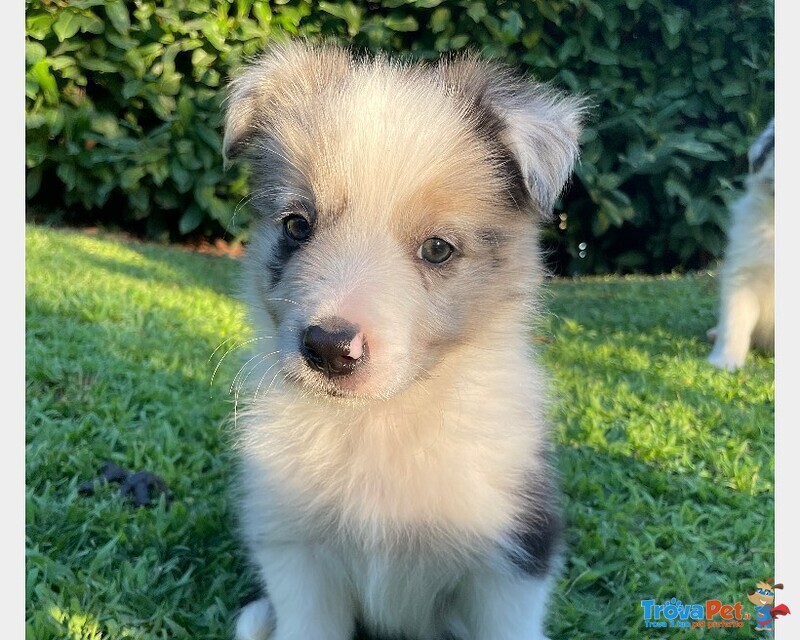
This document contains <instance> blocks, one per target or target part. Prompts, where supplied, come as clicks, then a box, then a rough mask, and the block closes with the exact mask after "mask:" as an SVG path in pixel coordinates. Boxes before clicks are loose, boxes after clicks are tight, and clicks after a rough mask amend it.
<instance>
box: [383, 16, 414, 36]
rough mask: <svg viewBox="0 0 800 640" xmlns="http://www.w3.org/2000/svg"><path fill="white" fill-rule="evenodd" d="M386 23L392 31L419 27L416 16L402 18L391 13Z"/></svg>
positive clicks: (410, 29) (405, 30) (412, 29)
mask: <svg viewBox="0 0 800 640" xmlns="http://www.w3.org/2000/svg"><path fill="white" fill-rule="evenodd" d="M384 24H385V25H386V26H387V27H388V28H389V29H391V30H392V31H400V32H407V31H417V30H418V29H419V24H418V23H417V20H416V18H415V17H414V16H405V17H403V18H401V17H399V16H397V15H390V16H389V17H388V18H386V20H385V21H384Z"/></svg>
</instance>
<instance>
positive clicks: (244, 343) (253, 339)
mask: <svg viewBox="0 0 800 640" xmlns="http://www.w3.org/2000/svg"><path fill="white" fill-rule="evenodd" d="M271 338H274V336H259V337H257V338H251V339H250V340H245V341H244V342H240V343H239V344H237V345H234V346H233V347H231V348H230V349H228V350H227V351H226V352H225V353H224V354H223V356H222V357H221V358H220V359H219V362H218V363H217V366H216V367H214V372H213V373H212V374H211V382H210V384H209V386H213V385H214V378H215V377H216V375H217V371H218V370H219V368H220V365H221V364H222V361H223V360H225V357H226V356H227V355H228V354H229V353H230V352H231V351H235V350H236V349H240V348H242V347H244V346H246V345H248V344H252V343H253V342H258V341H259V340H269V339H271Z"/></svg>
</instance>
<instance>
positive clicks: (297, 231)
mask: <svg viewBox="0 0 800 640" xmlns="http://www.w3.org/2000/svg"><path fill="white" fill-rule="evenodd" d="M581 111H582V108H581V102H580V101H579V100H577V99H574V98H567V97H565V96H562V95H560V94H558V93H556V92H554V91H553V90H552V89H549V88H547V87H545V86H543V85H541V84H537V83H534V82H530V81H525V80H522V79H518V78H516V77H514V76H513V75H512V74H510V73H509V72H508V71H507V70H506V69H504V68H502V67H499V66H496V65H492V64H489V63H486V62H481V61H479V60H478V59H476V58H472V57H465V58H460V59H453V60H449V61H443V62H441V63H439V64H438V65H436V66H423V65H401V64H397V63H394V62H391V61H389V60H387V59H385V58H382V57H376V58H369V59H355V58H353V57H352V56H351V54H350V53H349V52H348V51H347V50H344V49H341V48H336V47H330V46H313V45H308V44H300V43H295V44H291V45H286V46H283V47H280V48H276V49H273V50H271V51H270V52H269V53H268V54H267V55H265V56H264V57H263V58H261V59H260V60H259V61H257V62H256V63H255V64H253V65H251V66H249V67H248V68H246V69H245V70H244V72H243V73H242V74H241V75H240V76H239V77H238V78H237V79H235V80H234V81H233V83H232V85H231V87H230V93H229V97H228V107H227V114H226V122H225V139H224V154H225V157H226V159H231V158H235V157H237V156H245V157H247V158H248V159H249V160H250V163H251V166H252V169H253V171H252V175H253V184H252V201H251V202H252V204H253V205H254V207H255V209H256V210H257V212H258V224H257V228H256V229H255V230H254V232H253V239H252V242H251V246H250V250H249V252H248V260H249V281H248V285H247V286H248V288H249V290H248V292H247V293H248V295H249V298H250V300H251V305H252V307H253V311H254V312H255V313H256V314H257V315H260V316H262V317H263V318H264V320H265V321H267V322H269V323H271V324H272V325H273V327H272V330H273V331H274V332H275V334H274V335H276V336H277V341H278V345H277V349H278V350H279V351H280V364H281V369H280V371H281V373H282V374H283V376H284V377H286V378H288V379H289V380H292V381H294V382H295V383H297V384H300V385H302V386H303V387H304V388H307V389H309V390H312V391H314V392H318V393H322V394H327V395H330V396H346V397H360V398H381V397H389V396H391V395H393V394H395V393H397V392H398V391H400V390H402V389H403V388H405V387H406V386H408V385H409V384H410V383H411V382H412V381H414V380H416V379H418V378H420V377H425V376H427V375H429V374H431V373H432V372H433V370H434V369H435V368H436V366H437V363H439V362H440V361H441V359H442V357H443V356H444V355H445V354H446V353H447V352H449V351H451V350H452V349H454V348H455V347H456V346H457V345H459V344H463V343H465V342H475V341H476V340H478V339H479V338H480V335H481V333H482V332H483V331H484V330H485V327H488V326H489V325H490V324H492V323H494V324H493V326H497V325H498V324H499V325H500V326H504V327H505V330H506V331H507V332H508V333H507V334H506V335H498V336H497V341H498V344H497V346H504V345H505V344H518V343H520V342H521V341H524V340H525V339H526V338H525V337H524V336H519V335H517V334H518V333H519V332H520V331H523V329H524V322H525V320H524V318H525V314H523V313H522V312H521V310H522V309H524V308H525V304H526V302H529V301H530V299H531V294H532V289H533V287H534V286H535V283H536V282H537V281H538V279H539V276H540V267H539V262H540V259H539V255H538V248H537V242H536V240H537V235H536V225H535V219H536V218H537V217H538V216H547V215H549V214H550V212H551V211H552V207H553V202H554V200H555V198H556V197H557V196H558V194H559V192H560V191H561V189H562V188H563V186H564V184H565V182H566V180H567V178H568V176H569V174H570V172H571V169H572V165H573V163H574V161H575V159H576V157H577V153H578V149H577V139H578V135H579V128H580V119H581ZM496 320H499V323H498V322H496ZM520 338H521V340H520ZM500 342H503V345H501V344H500ZM499 352H502V349H500V350H499ZM469 364H470V363H465V366H469Z"/></svg>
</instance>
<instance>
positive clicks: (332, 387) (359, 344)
mask: <svg viewBox="0 0 800 640" xmlns="http://www.w3.org/2000/svg"><path fill="white" fill-rule="evenodd" d="M297 353H298V355H299V358H297V360H299V362H296V363H295V366H293V367H291V368H290V370H289V372H288V376H287V377H289V378H290V379H291V380H293V381H294V382H296V383H299V384H301V385H302V386H303V387H305V388H306V389H308V390H310V391H313V392H315V393H318V394H321V395H326V396H331V397H358V396H360V395H362V394H361V393H359V391H360V390H361V389H363V388H364V386H365V384H366V383H367V382H368V379H369V377H370V376H369V369H370V367H369V363H370V353H369V342H368V341H367V337H366V335H365V334H364V332H363V331H361V329H360V328H359V327H358V326H357V325H354V324H352V323H350V322H348V321H346V320H343V319H342V318H327V319H324V320H321V321H319V322H317V323H314V324H311V325H309V326H308V327H306V329H305V330H304V331H303V333H302V335H301V337H300V340H299V344H298V345H297Z"/></svg>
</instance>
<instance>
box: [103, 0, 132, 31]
mask: <svg viewBox="0 0 800 640" xmlns="http://www.w3.org/2000/svg"><path fill="white" fill-rule="evenodd" d="M106 16H108V19H109V20H110V21H111V24H112V25H113V27H114V28H115V29H116V30H117V31H118V32H119V33H121V34H126V33H128V30H129V29H130V28H131V16H130V14H129V13H128V8H127V7H126V6H125V2H124V1H123V0H114V1H113V2H110V3H108V4H106Z"/></svg>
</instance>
